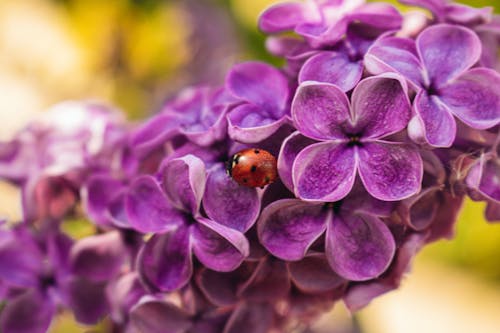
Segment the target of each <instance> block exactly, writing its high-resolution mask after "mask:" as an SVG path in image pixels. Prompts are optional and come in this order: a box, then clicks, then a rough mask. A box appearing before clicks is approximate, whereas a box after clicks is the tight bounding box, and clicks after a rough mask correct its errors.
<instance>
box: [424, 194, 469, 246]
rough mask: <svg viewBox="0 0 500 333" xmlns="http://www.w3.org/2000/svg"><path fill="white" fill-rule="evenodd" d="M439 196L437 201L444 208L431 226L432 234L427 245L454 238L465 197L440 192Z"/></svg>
mask: <svg viewBox="0 0 500 333" xmlns="http://www.w3.org/2000/svg"><path fill="white" fill-rule="evenodd" d="M438 194H439V196H437V199H438V200H439V205H440V207H442V208H441V209H439V210H438V211H437V214H436V217H435V218H434V221H432V223H431V225H430V228H429V229H430V231H431V232H430V235H429V236H428V237H427V238H426V240H425V241H426V242H427V243H430V242H434V241H436V240H438V239H443V238H445V239H452V238H453V236H454V235H455V224H456V222H457V220H458V214H459V213H460V210H461V207H462V204H463V202H464V196H463V195H456V194H451V193H449V192H447V191H440V192H438Z"/></svg>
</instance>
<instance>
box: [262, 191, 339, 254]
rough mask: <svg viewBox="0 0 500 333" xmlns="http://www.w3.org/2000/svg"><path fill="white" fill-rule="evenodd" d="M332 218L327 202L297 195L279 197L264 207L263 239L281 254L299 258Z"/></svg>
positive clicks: (267, 246)
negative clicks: (294, 197)
mask: <svg viewBox="0 0 500 333" xmlns="http://www.w3.org/2000/svg"><path fill="white" fill-rule="evenodd" d="M330 219H331V213H330V210H328V209H324V207H323V204H309V203H305V202H302V201H300V200H297V199H284V200H279V201H276V202H274V203H272V204H270V205H269V206H267V207H266V208H264V210H263V211H262V214H261V215H260V218H259V221H258V222H257V231H258V235H259V240H260V242H261V243H262V245H264V247H265V248H266V249H267V250H268V251H269V252H271V253H272V254H273V255H275V256H276V257H278V258H281V259H284V260H299V259H302V258H303V257H304V255H305V254H306V252H307V250H308V248H309V247H310V246H311V245H312V244H313V243H314V241H315V240H316V239H317V238H318V237H319V236H321V234H322V233H323V232H324V230H325V228H326V224H327V223H328V221H329V220H330Z"/></svg>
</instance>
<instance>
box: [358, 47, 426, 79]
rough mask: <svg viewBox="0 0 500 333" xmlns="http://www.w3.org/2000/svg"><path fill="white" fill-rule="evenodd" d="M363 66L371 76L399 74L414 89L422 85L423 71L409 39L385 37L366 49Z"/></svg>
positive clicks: (415, 50)
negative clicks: (389, 73)
mask: <svg viewBox="0 0 500 333" xmlns="http://www.w3.org/2000/svg"><path fill="white" fill-rule="evenodd" d="M364 64H365V67H366V69H367V70H368V71H369V72H370V73H372V74H382V73H385V72H396V73H399V74H401V75H403V76H404V77H405V78H406V79H407V80H408V81H409V82H410V83H411V84H412V86H413V88H414V89H419V88H420V87H422V86H423V84H424V79H423V75H424V69H423V68H422V65H421V63H420V60H419V59H418V54H417V49H416V46H415V42H414V41H413V40H411V39H409V38H398V37H386V38H381V39H379V40H377V41H376V42H375V43H374V44H373V45H372V46H371V47H370V48H369V49H368V52H367V54H366V55H365V58H364Z"/></svg>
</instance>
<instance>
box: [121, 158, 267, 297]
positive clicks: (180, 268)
mask: <svg viewBox="0 0 500 333" xmlns="http://www.w3.org/2000/svg"><path fill="white" fill-rule="evenodd" d="M161 176H162V183H161V184H160V183H158V182H157V181H156V179H155V178H154V177H151V176H148V175H144V176H140V177H138V178H137V179H135V180H134V181H133V182H132V184H131V186H130V189H129V192H128V193H127V196H126V199H125V207H126V212H127V216H128V219H129V222H130V225H131V226H132V227H133V228H135V229H136V230H139V231H141V232H145V233H146V232H148V233H155V235H154V236H153V237H152V238H151V239H150V240H149V241H148V242H147V243H146V244H145V246H144V247H143V248H142V250H141V252H140V254H139V258H138V269H139V272H140V274H141V278H142V279H143V280H144V281H145V282H147V284H148V285H149V286H150V287H151V288H153V289H159V290H163V291H171V290H175V289H178V288H180V287H182V286H184V285H185V284H186V283H187V282H188V281H189V279H190V278H191V274H192V270H193V262H192V253H194V254H195V255H196V257H197V258H198V260H199V261H200V262H202V263H203V264H204V265H205V266H206V267H209V268H211V269H214V270H218V271H230V270H233V269H235V268H236V267H238V266H239V265H240V263H241V262H242V261H243V259H244V258H245V257H246V256H248V252H249V248H248V241H247V239H246V238H245V236H244V235H243V232H244V231H246V230H247V229H248V228H249V227H250V226H251V224H253V222H252V221H244V222H243V223H242V221H241V219H239V216H237V215H235V216H225V215H224V214H222V216H221V215H220V214H221V212H220V211H215V212H214V211H211V210H210V209H206V214H207V215H208V217H204V216H203V215H202V214H201V213H200V205H201V200H202V198H203V195H204V193H205V185H206V183H207V181H208V182H211V181H213V179H212V180H211V179H208V180H207V179H206V171H205V166H204V164H203V162H202V161H201V160H200V159H199V158H197V157H195V156H193V155H187V156H184V157H182V158H176V159H172V160H169V161H168V162H167V163H165V164H164V165H163V169H162V171H161ZM216 189H217V188H216ZM215 195H220V198H224V194H222V195H221V194H219V193H216V194H215ZM220 204H226V205H227V204H230V203H229V202H227V203H224V202H220V203H219V205H220ZM209 206H210V205H209ZM257 209H258V208H257ZM251 211H253V210H251ZM252 215H253V213H251V214H250V215H248V214H247V215H246V216H247V217H248V216H249V217H250V218H251V219H255V218H256V216H254V217H252ZM213 217H215V218H217V219H218V221H214V220H213V219H212V218H213ZM224 218H228V219H227V220H225V219H224Z"/></svg>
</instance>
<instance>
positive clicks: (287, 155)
mask: <svg viewBox="0 0 500 333" xmlns="http://www.w3.org/2000/svg"><path fill="white" fill-rule="evenodd" d="M314 142H315V141H314V140H311V139H309V138H308V137H305V136H303V135H302V134H300V132H298V131H297V132H295V133H293V134H291V135H290V136H288V137H287V138H286V139H285V140H284V141H283V144H282V145H281V150H280V152H279V154H278V173H279V175H280V179H281V181H282V182H283V184H285V186H286V187H287V188H288V189H289V190H290V191H293V180H292V166H293V162H294V161H295V158H296V157H297V155H298V154H299V153H300V151H301V150H302V149H304V148H305V147H307V146H308V145H310V144H312V143H314Z"/></svg>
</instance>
